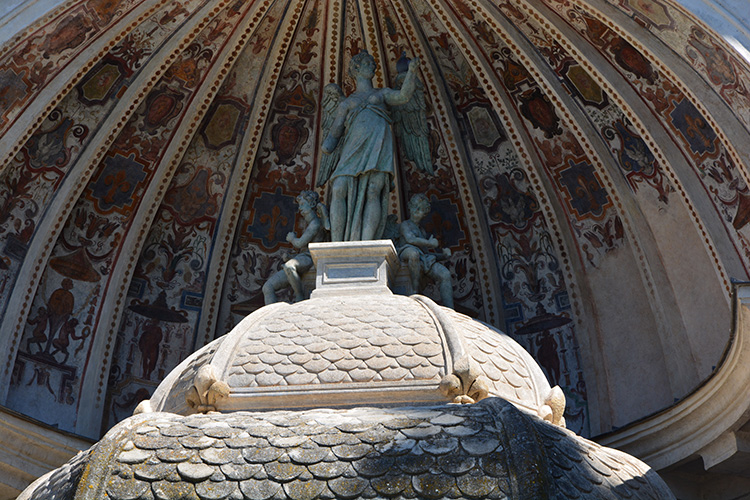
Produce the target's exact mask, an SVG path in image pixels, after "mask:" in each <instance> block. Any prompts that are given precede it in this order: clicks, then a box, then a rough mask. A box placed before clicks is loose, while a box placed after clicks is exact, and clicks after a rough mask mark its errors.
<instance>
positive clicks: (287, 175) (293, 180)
mask: <svg viewBox="0 0 750 500" xmlns="http://www.w3.org/2000/svg"><path fill="white" fill-rule="evenodd" d="M296 5H303V7H302V8H300V7H297V10H295V12H293V13H292V14H291V15H292V16H294V21H295V23H296V30H295V31H294V32H293V33H281V34H280V35H279V36H282V37H285V41H282V40H277V42H276V43H287V44H290V46H291V47H294V49H292V50H290V51H289V52H287V57H286V61H285V62H284V68H283V70H282V71H281V72H280V73H279V74H278V75H277V78H278V84H277V85H276V88H277V91H276V92H275V94H274V95H273V96H272V97H271V99H270V102H268V103H265V102H264V105H267V106H268V109H269V111H268V113H267V114H266V115H265V116H263V117H262V119H263V123H264V124H265V125H264V127H263V128H262V135H259V136H256V137H257V139H258V142H257V143H256V144H257V153H256V154H255V160H254V164H253V165H252V174H251V176H250V179H251V180H250V185H249V187H248V190H247V193H246V195H245V201H244V202H243V205H242V212H241V215H240V218H239V225H238V231H237V234H236V235H235V239H234V243H233V250H232V253H231V257H230V260H229V264H228V268H227V274H226V278H225V283H224V292H223V297H224V300H223V301H222V303H221V313H220V318H221V319H222V320H221V322H219V323H218V325H217V331H216V335H217V336H218V335H221V334H223V333H225V332H227V331H229V330H230V329H231V328H232V327H233V326H234V325H235V324H236V323H238V322H239V321H240V320H241V319H242V318H243V317H244V316H245V315H246V314H248V313H250V312H252V311H253V310H255V309H258V308H259V307H261V306H263V304H264V301H263V294H262V292H261V287H262V286H263V283H265V281H266V280H267V279H268V277H269V276H271V275H272V274H273V273H274V272H276V271H277V270H278V267H279V266H280V265H281V263H282V262H283V261H284V260H286V259H287V258H288V257H287V254H291V253H292V250H291V246H290V245H289V243H287V242H286V235H287V233H288V232H290V231H293V230H295V225H296V220H295V216H296V214H297V207H296V205H295V201H294V200H295V197H296V196H297V195H298V194H299V193H300V192H301V191H302V190H304V189H311V188H312V186H313V169H314V166H315V163H316V162H317V157H316V151H317V143H318V141H319V137H318V126H317V120H318V113H319V110H318V104H317V103H318V102H320V99H321V95H322V90H323V84H324V82H321V77H320V75H321V73H322V66H323V64H325V57H326V54H325V52H324V50H325V47H326V43H327V42H326V40H325V32H326V31H325V21H326V18H327V16H329V15H330V12H329V11H328V9H329V8H330V6H327V5H326V3H325V2H321V1H320V0H307V1H306V2H304V3H300V2H292V4H291V5H290V9H292V8H295V6H296ZM261 97H262V95H261V94H260V93H259V95H258V97H256V99H260V98H261ZM269 97H270V96H269ZM267 98H268V97H267Z"/></svg>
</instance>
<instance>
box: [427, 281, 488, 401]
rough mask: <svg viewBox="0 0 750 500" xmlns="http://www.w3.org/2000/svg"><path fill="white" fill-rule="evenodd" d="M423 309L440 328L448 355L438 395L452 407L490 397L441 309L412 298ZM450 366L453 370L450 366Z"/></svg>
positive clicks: (429, 302) (480, 375)
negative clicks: (440, 394) (427, 311)
mask: <svg viewBox="0 0 750 500" xmlns="http://www.w3.org/2000/svg"><path fill="white" fill-rule="evenodd" d="M412 298H413V299H416V300H417V301H418V302H420V303H421V304H422V305H423V306H425V307H426V308H427V309H428V310H429V311H430V313H431V314H432V315H433V317H434V318H435V320H436V323H437V324H438V325H439V327H440V330H441V333H442V337H443V339H445V343H446V345H447V347H448V352H449V353H450V359H448V360H447V361H448V364H449V366H447V367H446V372H448V374H447V375H445V376H444V377H443V379H442V380H441V381H440V386H439V389H440V392H441V393H442V394H443V396H445V397H446V398H448V399H450V400H451V402H453V403H476V402H477V401H481V400H483V399H484V398H486V397H487V396H488V394H489V384H488V381H487V380H486V378H485V377H484V375H482V372H481V370H479V368H478V367H477V366H476V362H475V361H474V360H473V359H472V358H471V357H470V356H469V354H468V353H467V349H466V346H465V344H464V339H463V336H462V335H461V333H460V332H459V331H458V329H457V328H456V327H455V325H454V324H453V322H452V321H451V319H450V318H449V317H448V315H447V314H446V313H445V311H443V310H442V309H441V308H440V306H438V305H437V304H436V303H435V302H433V301H432V300H430V299H429V298H427V297H424V296H422V295H412ZM451 365H452V366H451Z"/></svg>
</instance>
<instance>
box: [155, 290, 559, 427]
mask: <svg viewBox="0 0 750 500" xmlns="http://www.w3.org/2000/svg"><path fill="white" fill-rule="evenodd" d="M208 366H210V368H211V370H212V372H213V374H215V377H216V379H217V380H220V381H223V382H225V383H226V384H227V385H228V387H229V398H228V399H225V400H223V401H221V402H220V403H217V404H216V408H217V409H218V410H220V411H236V410H253V411H256V410H268V409H288V408H318V407H320V406H326V407H349V406H362V405H367V404H377V405H378V406H389V407H395V406H404V405H414V404H428V403H429V404H436V403H441V402H450V401H452V400H453V399H454V398H455V396H457V395H467V394H473V393H474V392H476V391H477V390H479V388H480V386H481V388H482V390H483V391H484V392H483V393H482V395H481V397H486V396H488V395H490V396H499V397H502V398H504V399H506V400H508V401H511V402H512V403H514V404H516V406H518V407H519V408H522V409H525V410H527V411H530V412H532V413H533V414H535V415H537V416H542V417H545V418H547V419H549V420H553V414H552V408H550V406H549V404H550V403H551V399H552V398H553V394H552V390H551V389H550V386H549V383H548V382H547V380H546V378H545V377H544V374H543V373H542V371H541V369H540V368H539V366H538V365H537V364H536V362H535V361H534V360H533V359H532V358H531V357H530V356H529V355H528V353H526V352H525V351H524V349H523V348H522V347H521V346H520V345H518V344H517V343H516V342H515V341H513V340H512V339H511V338H510V337H508V336H507V335H505V334H503V333H502V332H500V331H498V330H496V329H494V328H492V327H490V326H488V325H486V324H484V323H481V322H479V321H476V320H472V319H471V318H469V317H467V316H465V315H463V314H460V313H456V312H455V311H453V310H451V309H448V308H444V307H441V306H438V305H437V304H435V303H434V302H432V301H431V300H430V299H428V298H426V297H421V296H413V297H404V296H399V295H390V294H378V295H359V296H355V297H341V298H333V297H327V298H312V299H310V300H305V301H303V302H300V303H297V304H294V305H289V304H274V305H272V306H267V307H265V308H263V309H260V310H258V311H257V312H256V313H253V314H251V315H250V316H248V317H247V318H245V319H244V320H243V321H242V322H241V323H240V324H239V325H237V326H236V327H235V328H234V329H233V330H232V331H231V332H230V333H228V334H227V335H225V336H224V337H221V338H219V339H217V340H215V341H214V342H212V343H210V344H209V345H207V346H206V347H204V348H203V349H201V350H199V351H197V352H196V353H194V354H193V355H192V356H190V357H189V358H188V359H186V360H185V361H184V362H183V363H182V364H180V365H179V366H178V367H177V368H176V369H175V370H174V371H173V372H172V373H170V375H169V376H168V377H167V378H166V379H165V380H164V382H163V383H162V384H161V385H160V386H159V387H158V388H157V389H156V391H155V393H154V396H153V397H152V398H151V401H150V407H151V409H152V410H153V411H168V412H173V413H179V414H183V415H185V414H191V413H193V412H194V411H195V410H194V409H191V408H190V407H188V404H187V401H186V399H187V397H188V394H189V393H190V392H191V391H192V390H193V389H192V388H193V385H195V380H196V374H197V373H198V372H200V371H201V368H203V367H208ZM456 373H457V374H458V375H459V377H458V381H459V383H462V384H461V385H463V386H464V387H459V388H457V389H456V391H457V392H456V391H453V392H449V391H447V390H446V388H445V385H446V384H447V383H448V382H449V381H450V377H449V376H453V377H455V376H456V375H453V374H456ZM441 382H443V386H444V387H443V389H442V390H441V388H440V385H441ZM472 384H473V386H474V387H473V388H472V387H471V386H472ZM558 390H559V389H558ZM475 397H476V396H475ZM562 404H563V405H564V400H563V401H562ZM558 418H559V415H558Z"/></svg>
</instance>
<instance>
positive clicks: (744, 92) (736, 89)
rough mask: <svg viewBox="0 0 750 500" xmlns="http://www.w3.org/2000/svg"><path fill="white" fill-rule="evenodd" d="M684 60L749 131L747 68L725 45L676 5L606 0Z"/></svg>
mask: <svg viewBox="0 0 750 500" xmlns="http://www.w3.org/2000/svg"><path fill="white" fill-rule="evenodd" d="M607 1H608V2H609V3H611V4H612V5H614V6H616V7H618V8H619V9H621V10H622V11H623V12H624V13H625V14H627V15H628V16H630V17H632V18H634V19H635V20H636V22H638V24H639V25H641V26H645V27H646V28H647V29H648V30H649V31H650V32H651V33H653V34H654V35H656V36H657V37H659V38H660V39H661V40H662V41H664V42H665V43H666V44H667V45H668V46H669V47H670V48H671V49H672V50H674V51H675V53H677V54H679V55H680V56H681V57H682V58H684V59H685V60H686V61H687V62H688V63H689V64H690V65H691V66H692V67H693V68H694V69H695V70H696V71H698V72H699V73H700V74H702V75H703V77H704V79H705V80H706V81H707V82H708V83H709V84H710V85H711V86H712V87H713V88H714V90H715V91H716V92H717V93H718V94H719V95H720V96H721V97H722V98H724V100H725V101H726V102H727V104H729V108H730V109H731V110H732V111H734V113H735V115H736V116H737V118H739V119H740V120H741V121H742V122H743V123H744V124H745V126H746V127H748V129H750V89H748V84H747V82H748V81H750V67H748V65H747V63H746V62H745V61H743V60H742V59H740V58H738V57H737V54H736V53H734V51H733V50H731V49H730V48H729V47H728V45H727V43H726V42H725V41H724V40H722V39H721V38H719V37H717V36H716V34H715V33H714V32H713V31H711V30H710V29H707V28H706V27H705V26H704V25H703V23H702V22H701V21H700V20H699V19H696V18H695V17H694V16H693V15H691V14H688V13H687V12H685V10H683V8H682V7H680V6H679V5H676V4H673V3H671V2H664V1H662V0H648V1H646V0H607Z"/></svg>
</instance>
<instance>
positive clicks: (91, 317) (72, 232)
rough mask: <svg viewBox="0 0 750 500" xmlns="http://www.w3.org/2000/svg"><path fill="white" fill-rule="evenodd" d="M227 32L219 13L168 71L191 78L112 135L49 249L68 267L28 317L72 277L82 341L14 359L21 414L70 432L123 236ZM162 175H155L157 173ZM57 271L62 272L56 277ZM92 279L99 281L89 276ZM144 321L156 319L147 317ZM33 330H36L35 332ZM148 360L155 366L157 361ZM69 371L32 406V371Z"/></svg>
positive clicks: (15, 400)
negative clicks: (88, 273)
mask: <svg viewBox="0 0 750 500" xmlns="http://www.w3.org/2000/svg"><path fill="white" fill-rule="evenodd" d="M224 15H225V16H227V17H228V16H229V14H224ZM217 27H219V29H218V30H217V29H216V28H217ZM232 28H233V24H231V23H223V22H222V16H217V17H216V18H214V20H213V21H212V22H211V23H209V25H208V27H207V28H205V29H204V31H203V32H202V33H201V34H200V35H199V36H198V37H197V38H196V39H195V41H194V42H193V44H192V45H191V46H190V47H189V48H188V49H187V50H186V51H185V52H184V53H183V54H182V55H181V56H180V57H178V58H177V60H176V61H175V62H174V63H173V65H172V68H173V69H174V68H184V67H185V65H186V64H189V65H191V66H192V67H193V70H192V71H193V73H194V75H195V76H196V78H192V77H190V78H186V77H185V73H184V72H180V71H167V72H166V74H165V76H164V77H163V78H162V79H161V80H160V81H159V82H158V83H157V84H156V85H155V86H154V88H153V89H152V90H151V91H150V92H149V93H148V95H147V96H146V98H145V99H144V100H143V102H141V104H140V105H139V106H138V108H137V110H136V111H135V113H134V114H133V116H132V117H131V118H130V120H129V121H128V123H127V124H126V125H125V126H124V128H123V131H122V132H121V133H120V134H119V135H118V136H117V138H116V139H115V141H114V143H113V145H112V146H111V148H110V150H109V151H108V152H107V154H106V155H105V156H104V159H103V160H102V161H101V163H100V164H99V166H98V167H97V169H96V171H95V172H94V174H93V176H92V177H91V180H90V181H89V183H88V186H87V187H86V188H85V189H84V191H83V194H82V196H81V198H80V199H79V200H78V203H77V204H76V206H75V207H74V209H73V213H72V215H71V217H70V218H69V219H68V221H67V223H66V225H65V227H64V229H63V231H62V233H61V236H60V238H59V240H58V241H57V244H56V245H55V248H54V249H53V251H52V259H51V261H55V260H57V261H60V262H62V263H64V264H65V265H62V266H58V267H55V266H52V265H50V268H49V269H48V270H47V272H46V273H44V275H43V276H42V278H41V280H40V285H39V288H38V292H37V294H36V296H35V298H34V301H33V303H32V306H31V313H30V319H31V320H34V321H38V320H36V319H34V318H35V317H38V315H39V314H40V311H44V310H45V309H46V311H47V312H48V313H49V311H52V310H53V307H52V302H53V298H54V294H55V293H56V292H50V290H51V288H52V287H54V286H57V284H58V283H60V282H61V279H62V283H63V286H64V285H65V283H66V281H65V280H66V279H68V281H70V280H76V281H77V282H78V283H79V284H78V286H77V291H78V295H77V296H78V297H85V299H84V300H81V301H80V302H77V301H70V305H69V306H68V305H67V303H66V314H65V316H64V318H63V319H62V320H61V321H63V320H64V321H65V322H66V324H68V323H69V322H70V321H71V319H73V318H75V320H76V321H77V324H76V325H77V327H78V328H79V331H80V332H81V333H80V334H79V337H81V340H80V341H79V343H78V344H77V345H76V346H75V348H76V351H75V353H74V354H73V355H72V356H70V357H69V356H67V355H66V354H67V353H62V352H60V353H59V354H60V356H57V355H56V354H52V353H50V352H48V351H47V350H46V349H45V351H41V350H40V349H36V350H33V349H29V351H31V352H27V353H26V354H27V356H25V357H24V359H23V362H21V361H20V358H19V363H17V364H16V366H15V367H14V373H13V375H14V376H13V380H12V382H11V387H10V390H9V393H8V402H9V403H11V404H13V405H14V406H16V407H19V408H21V409H23V410H24V411H26V412H27V414H29V415H34V416H36V417H37V418H40V419H47V420H50V419H52V420H54V421H52V422H49V423H52V424H57V425H59V426H60V428H63V429H68V430H74V429H75V423H76V414H77V406H76V401H78V400H79V391H80V390H81V389H80V387H81V383H82V380H83V378H84V376H85V373H84V372H85V369H86V366H87V364H88V357H89V356H90V355H91V352H92V347H93V345H94V342H93V341H94V339H93V337H94V336H95V334H96V333H99V332H100V331H101V328H100V327H99V322H100V321H104V322H106V321H107V320H108V319H107V318H105V319H103V320H102V319H101V318H100V315H101V307H102V304H103V301H102V298H103V296H105V295H106V293H107V290H108V287H109V282H110V279H111V274H110V269H111V268H112V267H113V265H114V263H115V262H116V260H117V259H118V258H119V256H120V252H121V249H122V242H123V240H124V236H125V234H126V233H127V231H128V230H129V228H130V227H131V225H132V223H133V220H134V217H135V215H136V213H137V209H138V207H139V206H140V204H141V202H142V201H143V200H144V193H145V192H146V191H147V190H148V188H149V185H150V184H151V183H152V182H158V181H159V178H158V176H156V175H155V174H156V169H157V167H158V166H159V165H160V163H161V160H162V158H163V155H164V153H165V151H166V148H167V146H168V145H169V143H170V140H171V139H172V138H173V136H174V134H175V132H176V131H177V129H178V126H179V124H180V122H181V120H182V119H183V118H184V116H185V115H186V113H187V111H188V110H189V109H190V103H191V101H192V99H193V97H194V95H195V93H196V91H197V90H198V83H199V82H200V81H201V80H202V78H203V76H204V75H205V73H206V72H207V71H208V69H209V68H210V67H211V65H212V64H213V62H214V61H215V59H216V56H217V55H218V54H219V53H220V52H221V48H222V46H223V44H224V43H226V40H227V37H228V35H229V34H230V33H231V29H232ZM196 54H204V57H202V58H201V57H199V58H196V57H195V55H196ZM188 61H189V63H188ZM198 77H199V78H198ZM164 174H165V173H164V172H160V176H163V175H164ZM78 268H81V269H91V270H93V273H92V279H91V280H90V281H87V280H82V279H81V276H82V275H81V273H80V272H78V271H77V269H78ZM62 270H64V271H65V273H61V271H62ZM94 275H98V277H96V278H95V279H93V276H94ZM50 293H51V294H50ZM149 318H150V319H155V318H157V317H156V316H153V315H152V316H149ZM57 324H58V323H55V325H57ZM52 326H53V324H52V323H50V330H49V331H48V338H52V337H54V336H56V335H64V334H65V332H64V331H60V332H58V330H57V329H55V328H52ZM141 326H142V328H145V332H146V333H147V334H148V333H149V332H150V333H151V334H152V339H151V340H150V341H149V342H145V345H146V346H147V349H146V350H150V349H151V348H152V347H153V343H154V340H153V335H154V334H155V333H156V332H157V330H156V329H155V328H156V327H153V328H152V327H151V324H150V323H147V324H144V325H141ZM170 327H171V325H170ZM167 328H168V327H167V326H164V327H163V329H167ZM31 329H32V330H33V327H32V328H31ZM171 330H172V331H170V332H169V333H168V334H167V335H166V337H167V338H169V336H170V335H169V334H171V335H172V336H175V335H179V334H178V332H175V331H174V330H175V329H174V328H171ZM26 332H27V333H26V334H25V336H24V340H22V341H21V347H22V348H23V347H27V348H28V347H30V346H29V345H28V342H27V341H26V340H25V339H26V338H27V336H28V334H29V332H30V327H27V329H26ZM92 332H94V334H92ZM71 347H72V346H71ZM61 356H64V357H65V359H66V363H65V364H62V363H61V360H60V357H61ZM151 361H153V362H155V361H156V358H153V359H152V360H151ZM147 365H148V364H147ZM148 366H149V367H150V365H148ZM68 368H69V369H72V370H73V373H74V374H73V375H72V376H71V377H69V378H68V382H67V385H65V386H61V388H60V390H59V391H55V392H54V393H49V391H45V390H43V389H42V388H37V390H36V391H35V393H36V394H37V397H34V398H31V399H32V400H33V403H32V404H33V405H40V404H41V405H44V406H43V408H45V409H44V410H42V409H41V408H39V407H36V406H32V405H30V404H29V400H28V399H27V398H28V397H29V391H30V390H31V389H30V388H29V387H27V386H28V385H29V384H31V383H32V382H31V381H32V380H34V377H35V376H37V375H36V374H38V373H42V372H44V373H45V377H46V378H47V379H48V380H54V382H52V387H55V386H56V385H57V381H56V380H57V378H58V377H63V378H64V376H63V375H60V373H64V372H65V370H66V369H68ZM151 371H153V367H151ZM37 377H38V376H37ZM37 380H38V379H37ZM52 406H55V407H57V410H58V411H55V412H54V413H51V412H49V408H50V407H52Z"/></svg>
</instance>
